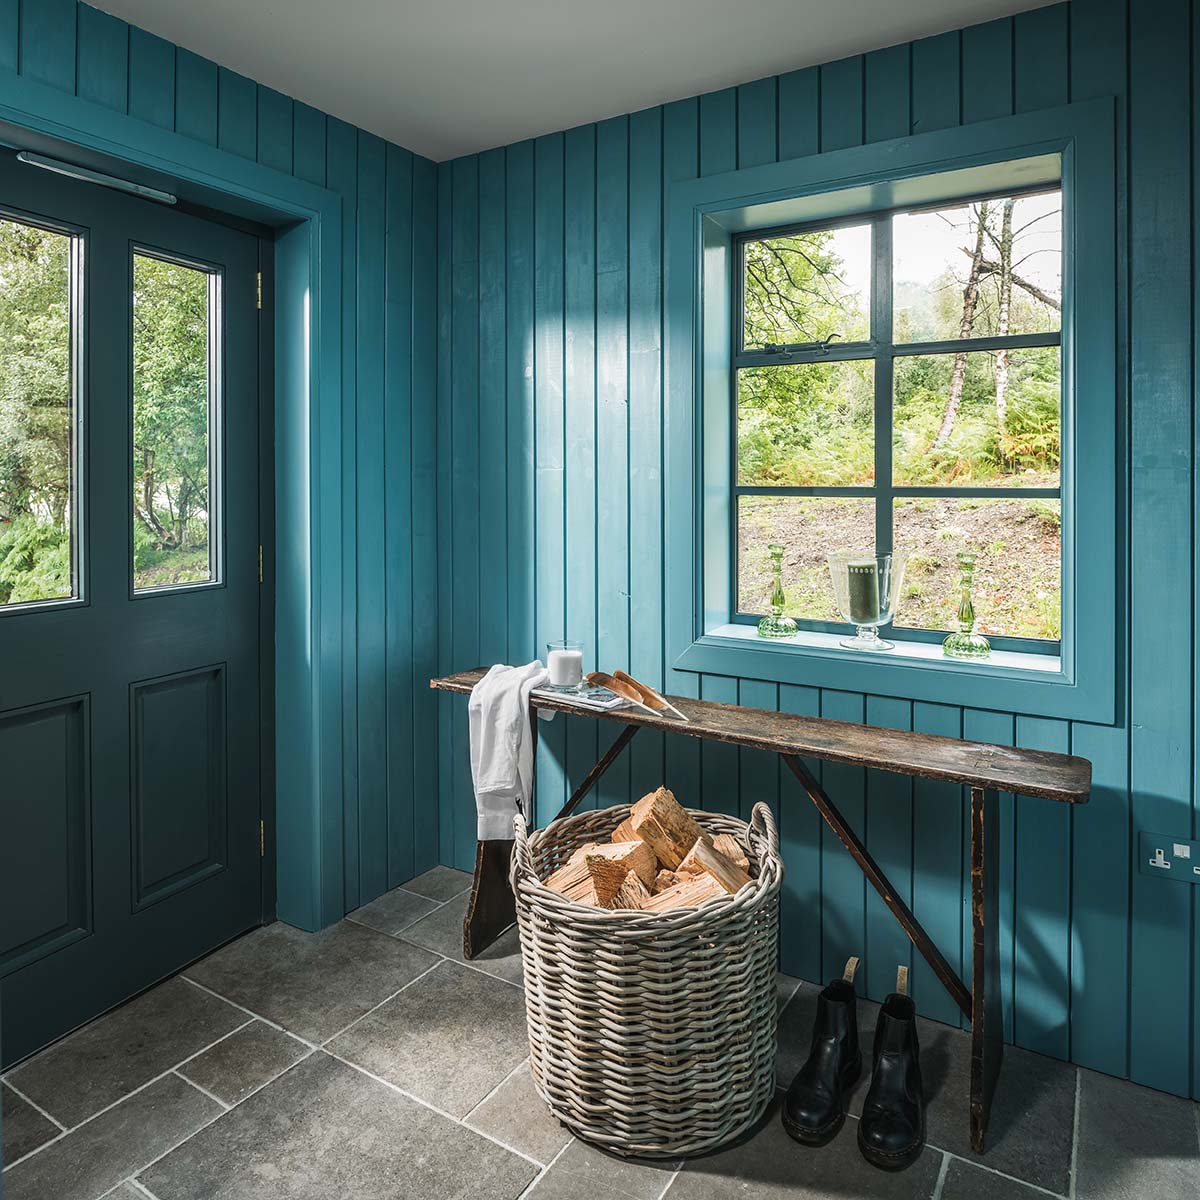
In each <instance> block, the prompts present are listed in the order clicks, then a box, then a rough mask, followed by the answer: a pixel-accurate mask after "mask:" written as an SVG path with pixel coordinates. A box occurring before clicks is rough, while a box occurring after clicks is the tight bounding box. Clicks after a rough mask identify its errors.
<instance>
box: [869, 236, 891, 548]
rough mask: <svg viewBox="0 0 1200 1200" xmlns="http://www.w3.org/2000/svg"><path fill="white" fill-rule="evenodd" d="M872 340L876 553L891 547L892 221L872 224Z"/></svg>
mask: <svg viewBox="0 0 1200 1200" xmlns="http://www.w3.org/2000/svg"><path fill="white" fill-rule="evenodd" d="M871 249H872V253H873V256H874V261H873V267H872V273H871V340H872V341H873V342H874V343H875V345H876V346H878V347H880V352H878V353H876V356H875V488H876V500H875V552H876V553H877V554H885V553H887V552H888V551H890V550H891V548H892V355H891V344H892V220H891V217H889V216H880V217H876V218H875V220H874V221H873V222H872V223H871Z"/></svg>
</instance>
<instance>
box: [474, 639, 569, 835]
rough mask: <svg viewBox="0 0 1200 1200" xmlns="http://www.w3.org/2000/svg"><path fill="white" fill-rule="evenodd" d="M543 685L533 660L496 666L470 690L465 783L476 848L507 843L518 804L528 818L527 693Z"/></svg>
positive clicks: (530, 773) (543, 675) (542, 673)
mask: <svg viewBox="0 0 1200 1200" xmlns="http://www.w3.org/2000/svg"><path fill="white" fill-rule="evenodd" d="M548 679H549V675H548V674H547V673H546V668H545V667H543V666H542V664H541V663H540V662H539V661H537V660H534V661H533V662H531V663H526V664H525V666H523V667H508V666H503V665H499V664H498V665H496V666H494V667H492V668H491V670H489V671H488V673H487V674H486V675H485V676H484V677H483V678H482V679H481V680H480V681H479V682H478V683H477V684H476V685H475V686H474V687H473V688H472V689H471V699H470V701H469V702H468V704H467V717H468V721H469V724H470V729H471V779H472V781H473V782H474V785H475V811H476V814H477V818H478V837H479V840H480V841H481V842H486V841H493V840H508V839H511V838H512V835H513V817H514V816H515V815H516V813H517V803H518V801H519V802H520V803H521V804H522V805H523V806H524V810H525V816H526V818H528V817H529V816H530V812H529V798H530V796H531V794H532V791H533V731H532V730H531V729H530V727H529V693H530V692H532V691H533V689H534V688H535V687H541V686H542V685H543V684H544V683H546V681H547V680H548Z"/></svg>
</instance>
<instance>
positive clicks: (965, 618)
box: [942, 550, 992, 659]
mask: <svg viewBox="0 0 1200 1200" xmlns="http://www.w3.org/2000/svg"><path fill="white" fill-rule="evenodd" d="M975 561H976V557H975V555H974V554H972V553H971V551H970V550H961V551H959V554H958V570H959V579H958V631H957V632H956V633H952V634H950V636H949V637H948V638H946V640H945V641H944V642H943V643H942V653H943V654H944V655H945V656H946V657H947V658H975V659H979V658H987V657H989V655H990V654H991V653H992V644H991V642H989V641H988V640H987V638H985V637H984V636H983V634H982V633H976V632H975V604H974V602H973V601H972V599H971V586H972V584H973V582H974V579H975Z"/></svg>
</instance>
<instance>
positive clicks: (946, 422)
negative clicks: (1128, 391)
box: [893, 346, 1062, 487]
mask: <svg viewBox="0 0 1200 1200" xmlns="http://www.w3.org/2000/svg"><path fill="white" fill-rule="evenodd" d="M894 389H895V408H894V410H893V412H894V418H893V419H894V426H893V446H894V450H893V464H894V465H893V474H894V478H895V482H896V483H897V484H900V485H901V486H937V487H951V486H963V487H965V486H971V487H1058V485H1059V451H1060V448H1059V410H1060V408H1061V396H1062V385H1061V380H1060V375H1059V351H1058V347H1057V346H1043V347H1038V348H1037V349H1034V350H978V351H973V352H971V353H969V354H967V353H962V354H929V355H914V356H912V357H904V358H897V359H896V360H895V384H894Z"/></svg>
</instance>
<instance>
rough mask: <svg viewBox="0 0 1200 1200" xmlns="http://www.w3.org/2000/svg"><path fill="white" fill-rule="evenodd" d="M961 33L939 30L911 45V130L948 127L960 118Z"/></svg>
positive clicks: (921, 130)
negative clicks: (937, 32)
mask: <svg viewBox="0 0 1200 1200" xmlns="http://www.w3.org/2000/svg"><path fill="white" fill-rule="evenodd" d="M961 70H962V35H961V34H960V33H959V32H958V31H957V30H955V31H953V32H950V33H939V34H938V35H937V37H928V38H922V39H921V40H920V41H919V42H913V44H912V131H913V133H928V132H930V130H933V129H950V128H952V127H953V126H955V125H957V124H959V122H960V120H961V119H962V97H961Z"/></svg>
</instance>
